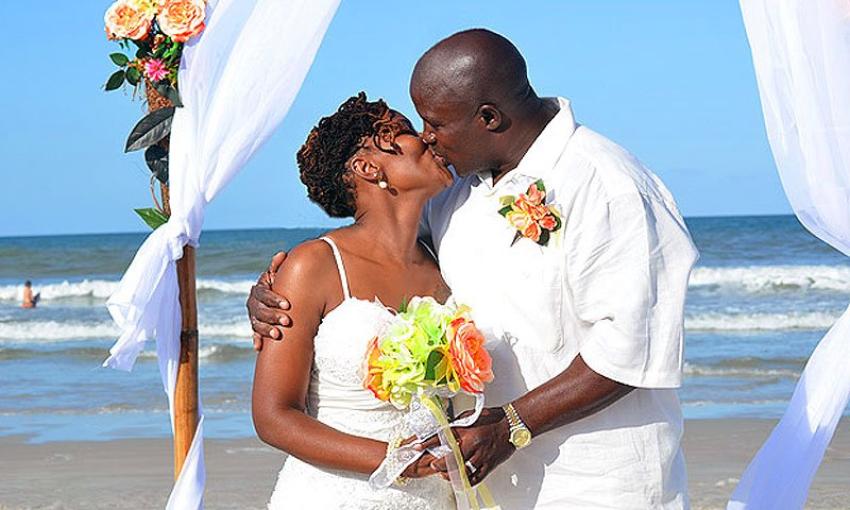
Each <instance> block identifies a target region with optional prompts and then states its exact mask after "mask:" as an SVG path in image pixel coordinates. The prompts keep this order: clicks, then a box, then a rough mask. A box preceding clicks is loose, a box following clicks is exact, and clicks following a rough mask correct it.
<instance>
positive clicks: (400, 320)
mask: <svg viewBox="0 0 850 510" xmlns="http://www.w3.org/2000/svg"><path fill="white" fill-rule="evenodd" d="M366 365H367V366H366V380H365V386H366V388H367V389H369V390H370V391H371V392H372V394H373V395H375V397H376V398H378V399H380V400H384V401H389V402H390V403H392V404H393V405H394V406H396V407H397V408H399V409H405V408H407V407H408V406H409V405H410V402H411V400H412V399H413V397H415V396H417V395H421V394H424V393H435V392H436V393H444V394H456V393H457V392H459V391H460V390H463V391H465V392H467V393H470V394H480V393H482V392H483V391H484V383H487V382H490V381H492V380H493V372H492V370H491V361H490V355H489V354H488V353H487V350H486V349H484V336H483V335H482V334H481V332H480V331H479V330H478V328H477V327H475V323H474V322H473V321H472V320H471V319H470V317H469V308H468V307H465V306H455V305H441V304H439V303H438V302H437V301H435V300H434V299H433V298H430V297H426V298H420V297H414V298H413V299H412V300H411V301H410V303H409V304H408V305H407V306H406V307H404V309H403V310H402V311H400V312H399V313H398V315H396V316H395V317H394V319H393V320H392V321H391V322H390V323H389V325H388V327H387V328H386V330H385V332H384V333H383V334H382V335H381V336H380V337H375V338H374V339H372V342H371V343H370V344H369V348H368V351H367V353H366ZM438 390H442V391H438Z"/></svg>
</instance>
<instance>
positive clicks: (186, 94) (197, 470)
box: [104, 0, 339, 510]
mask: <svg viewBox="0 0 850 510" xmlns="http://www.w3.org/2000/svg"><path fill="white" fill-rule="evenodd" d="M338 6H339V0H217V1H216V0H210V1H209V2H208V3H207V18H206V23H207V26H206V29H205V30H204V32H203V33H202V34H201V35H200V36H199V37H197V38H196V39H194V40H192V41H191V42H189V43H188V44H187V45H186V46H185V48H184V51H183V59H182V61H181V63H180V70H179V84H180V95H181V99H182V102H183V105H184V106H183V107H182V108H178V109H177V110H176V112H175V114H174V120H173V123H172V128H171V145H170V152H169V160H170V172H169V174H170V195H171V197H170V204H171V217H170V218H169V220H168V223H166V224H165V225H163V226H161V227H159V228H158V229H156V230H155V231H154V232H153V233H152V234H151V235H150V236H148V238H147V239H146V240H145V242H144V244H142V246H141V248H139V251H138V252H137V253H136V256H135V258H134V259H133V262H132V263H131V264H130V267H129V268H128V269H127V272H126V273H125V274H124V276H123V277H122V279H121V282H120V284H119V285H118V290H116V291H115V293H114V294H113V295H112V296H111V297H110V298H109V301H108V302H107V307H108V309H109V312H110V314H111V315H112V318H113V319H114V320H115V322H116V323H117V324H118V326H119V327H120V328H121V336H120V338H119V339H118V341H117V342H116V343H115V345H114V346H113V347H112V349H110V356H109V358H108V359H107V360H106V361H105V362H104V365H105V366H109V367H112V368H117V369H122V370H131V369H132V368H133V364H134V363H135V360H136V357H137V356H138V355H139V353H140V352H141V351H142V349H143V347H144V344H145V342H146V341H147V340H152V339H156V344H157V356H158V358H159V368H160V374H161V376H162V382H163V386H164V387H165V392H166V394H167V395H168V402H169V407H171V408H172V411H173V397H174V387H175V384H176V380H177V367H178V365H179V359H178V358H179V354H180V323H181V317H180V305H179V302H178V285H177V269H176V264H175V261H177V260H178V259H180V257H182V256H183V246H185V245H187V244H188V245H192V246H197V245H198V239H199V238H200V235H201V227H202V225H203V221H204V211H205V209H206V206H207V204H209V203H210V202H211V201H212V200H213V198H215V196H216V195H217V194H218V192H219V191H221V189H222V188H224V186H226V185H227V183H228V182H230V180H231V179H232V178H233V177H234V176H235V175H236V174H237V173H238V172H239V171H240V170H241V169H242V167H243V166H244V165H245V163H246V162H247V161H248V160H249V159H250V158H251V156H253V155H254V153H255V152H256V151H257V149H259V148H260V146H261V145H262V144H263V143H264V142H265V141H266V140H267V139H268V138H269V136H271V134H272V132H273V131H274V129H275V128H276V127H277V126H278V125H279V124H280V122H281V121H282V120H283V118H284V117H285V116H286V113H287V112H288V111H289V107H290V106H291V105H292V102H293V101H294V100H295V96H296V94H297V93H298V90H299V89H300V88H301V84H302V83H303V81H304V78H305V76H306V75H307V71H308V70H309V69H310V65H311V64H312V62H313V58H314V57H315V55H316V52H317V51H318V48H319V45H320V44H321V41H322V38H323V37H324V35H325V32H326V30H327V28H328V25H329V24H330V22H331V20H332V19H333V16H334V14H335V13H336V10H337V7H338ZM202 424H203V416H201V417H200V419H199V422H198V428H197V430H196V432H195V438H194V440H193V442H192V445H191V448H190V450H189V455H188V457H187V459H186V462H185V464H184V466H183V469H182V471H181V473H180V476H179V478H178V480H177V482H176V483H175V485H174V489H173V490H172V493H171V497H170V498H169V500H168V506H167V508H168V509H180V510H184V509H198V508H202V507H203V489H204V481H205V470H204V462H203V430H202ZM172 428H173V412H172Z"/></svg>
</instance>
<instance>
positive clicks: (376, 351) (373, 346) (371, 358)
mask: <svg viewBox="0 0 850 510" xmlns="http://www.w3.org/2000/svg"><path fill="white" fill-rule="evenodd" d="M380 357H381V349H380V348H379V347H378V337H375V338H373V339H372V341H370V342H369V346H368V347H367V349H366V362H365V366H364V367H363V368H364V371H365V373H366V377H365V379H364V380H363V387H364V388H366V389H367V390H369V391H371V392H372V395H375V398H377V399H378V400H383V401H385V402H386V401H387V400H389V399H390V392H389V391H388V390H387V389H386V388H384V387H383V382H384V377H383V371H382V369H381V368H380V367H379V366H378V364H377V362H378V358H380Z"/></svg>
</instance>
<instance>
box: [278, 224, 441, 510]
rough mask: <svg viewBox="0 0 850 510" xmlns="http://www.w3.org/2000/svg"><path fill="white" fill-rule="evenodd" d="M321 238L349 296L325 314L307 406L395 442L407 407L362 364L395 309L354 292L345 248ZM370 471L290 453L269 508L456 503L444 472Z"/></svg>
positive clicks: (335, 422) (328, 420) (343, 425)
mask: <svg viewBox="0 0 850 510" xmlns="http://www.w3.org/2000/svg"><path fill="white" fill-rule="evenodd" d="M321 239H322V240H323V241H325V242H327V243H328V244H329V245H330V247H331V249H332V250H333V254H334V258H335V259H336V264H337V268H338V269H339V275H340V279H341V281H342V290H343V294H344V297H345V299H344V300H343V302H342V303H340V305H339V306H337V307H336V308H335V309H333V310H332V311H331V312H330V313H328V314H327V315H326V316H325V317H324V319H323V320H322V323H321V324H320V326H319V330H318V332H317V333H316V337H315V339H314V341H313V343H314V357H313V369H312V371H311V374H310V389H309V395H308V397H307V413H308V414H309V415H310V416H313V417H314V418H316V419H317V420H319V421H321V422H322V423H325V424H327V425H329V426H331V427H333V428H335V429H337V430H340V431H342V432H346V433H348V434H353V435H357V436H361V437H369V438H372V439H377V440H380V441H388V440H389V439H390V438H391V437H392V436H393V435H394V433H395V432H396V431H398V430H401V429H402V426H403V423H402V421H403V416H404V412H403V411H400V410H398V409H396V408H395V407H393V406H392V405H390V404H389V403H387V402H382V401H380V400H378V399H377V398H375V397H374V396H373V395H372V393H370V392H369V391H368V390H366V389H364V388H363V377H362V372H361V366H362V365H363V360H364V357H365V354H366V347H367V344H368V342H369V341H370V340H371V339H372V338H373V337H375V335H376V334H377V333H378V331H379V330H380V328H381V326H382V325H383V324H384V322H385V321H387V320H388V319H389V318H390V317H392V313H391V312H390V311H389V310H388V309H387V308H386V307H384V306H383V305H381V304H380V303H378V302H377V301H366V300H363V299H358V298H354V297H351V294H350V293H349V290H348V279H347V278H346V275H345V267H344V266H343V263H342V258H341V256H340V253H339V250H338V249H337V247H336V245H335V244H334V242H333V240H332V239H330V238H328V237H322V238H321ZM290 433H291V434H298V431H297V430H292V431H290ZM368 478H369V477H368V475H364V474H359V473H353V472H347V471H337V470H331V469H324V468H320V467H316V466H313V465H312V464H308V463H306V462H303V461H301V460H299V459H297V458H295V457H293V456H291V455H290V456H289V457H287V459H286V461H285V462H284V465H283V468H282V469H281V471H280V475H279V476H278V480H277V485H276V486H275V489H274V493H273V494H272V496H271V501H270V502H269V509H270V510H280V509H303V508H309V509H316V510H322V509H346V510H348V509H352V510H354V509H357V510H360V509H363V510H365V509H382V510H383V509H387V510H389V509H393V510H395V509H408V510H417V509H422V510H443V509H454V508H455V500H454V496H453V494H452V490H451V486H450V485H449V483H448V482H446V481H444V480H443V479H441V478H439V477H437V476H431V477H428V478H420V479H412V480H410V481H409V482H408V483H407V484H406V485H404V486H402V487H397V486H395V485H394V486H392V487H390V488H388V489H384V490H377V491H376V490H372V489H371V488H370V487H369V482H368Z"/></svg>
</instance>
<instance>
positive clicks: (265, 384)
mask: <svg viewBox="0 0 850 510" xmlns="http://www.w3.org/2000/svg"><path fill="white" fill-rule="evenodd" d="M273 289H274V290H275V291H276V292H278V293H283V289H286V295H287V296H288V297H289V300H290V303H291V304H292V309H291V310H290V312H289V315H290V317H291V318H292V328H291V329H290V330H288V332H287V335H286V340H284V341H281V342H269V343H267V344H266V345H265V346H264V347H263V350H262V351H260V353H259V354H258V356H257V365H256V370H255V373H254V389H253V406H252V407H253V416H254V427H255V428H256V430H257V435H258V436H259V437H260V439H261V440H263V441H264V442H265V443H268V444H269V445H271V446H274V447H275V448H279V449H281V450H283V451H285V452H287V453H289V454H291V455H294V456H295V457H298V458H299V459H301V460H303V461H305V462H308V463H310V464H314V465H317V466H323V467H327V468H332V469H341V470H346V471H356V472H359V473H371V472H372V471H374V470H375V469H376V468H377V467H378V465H379V464H380V463H381V461H382V460H383V458H384V455H385V454H386V448H387V444H386V443H384V442H382V441H375V440H373V439H367V438H363V437H358V436H353V435H350V434H346V433H344V432H340V431H339V430H336V429H334V428H332V427H329V426H327V425H325V424H323V423H321V422H319V421H318V420H316V419H314V418H313V417H311V416H308V415H307V414H306V413H305V408H306V400H307V390H308V388H309V384H310V368H311V367H312V364H313V338H314V337H315V335H316V331H317V330H318V327H319V323H320V322H321V319H322V315H323V312H324V310H325V307H326V306H327V305H328V302H329V301H330V304H331V305H333V304H335V303H336V302H337V301H339V298H338V297H337V296H339V295H340V293H341V290H340V284H339V277H338V276H337V270H336V265H335V263H334V260H333V256H332V255H331V252H330V249H329V248H328V247H327V245H325V243H324V242H323V241H314V242H309V243H305V244H303V245H301V246H299V247H298V248H296V249H294V250H293V251H292V252H291V253H290V254H289V256H288V257H287V258H286V261H285V262H284V263H283V265H282V266H281V267H280V269H279V270H278V272H277V274H276V276H275V280H274V287H273ZM329 296H331V297H330V298H329ZM364 349H365V346H364Z"/></svg>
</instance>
